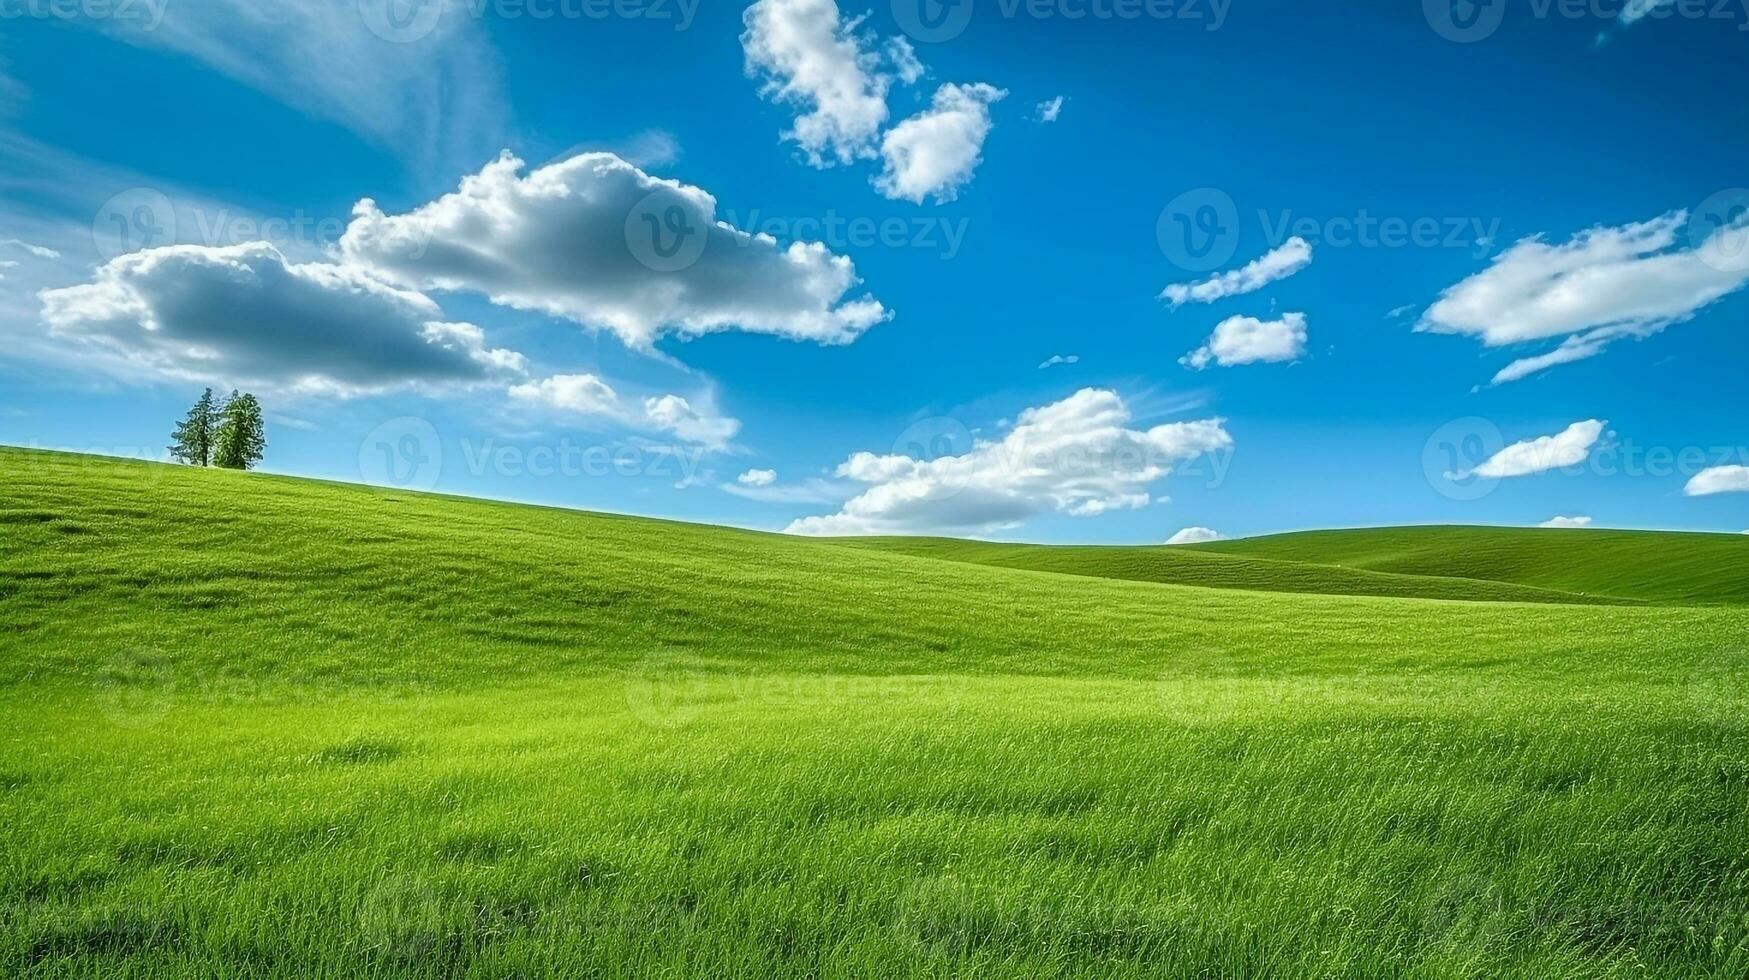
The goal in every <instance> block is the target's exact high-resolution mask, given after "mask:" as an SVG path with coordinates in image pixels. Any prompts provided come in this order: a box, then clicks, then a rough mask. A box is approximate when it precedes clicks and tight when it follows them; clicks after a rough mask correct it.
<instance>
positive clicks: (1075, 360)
mask: <svg viewBox="0 0 1749 980" xmlns="http://www.w3.org/2000/svg"><path fill="white" fill-rule="evenodd" d="M1079 363H1081V355H1079V354H1052V355H1051V356H1050V357H1047V358H1045V360H1044V362H1043V363H1041V364H1039V366H1038V369H1039V370H1040V371H1043V370H1044V369H1045V368H1051V367H1056V366H1057V365H1059V364H1079Z"/></svg>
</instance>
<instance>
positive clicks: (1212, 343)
mask: <svg viewBox="0 0 1749 980" xmlns="http://www.w3.org/2000/svg"><path fill="white" fill-rule="evenodd" d="M1305 350H1306V315H1305V314H1304V313H1284V314H1282V317H1281V319H1279V320H1259V319H1257V318H1255V317H1249V316H1231V317H1228V318H1226V319H1225V320H1222V321H1221V322H1220V323H1219V324H1218V325H1216V327H1215V332H1214V333H1213V334H1212V335H1211V336H1210V337H1209V339H1208V343H1206V344H1203V345H1202V346H1201V347H1199V348H1197V349H1196V350H1194V351H1191V352H1190V353H1189V354H1186V355H1184V356H1183V357H1181V358H1179V360H1178V363H1180V364H1183V365H1184V366H1185V367H1188V368H1192V369H1194V370H1197V371H1201V370H1202V369H1203V368H1206V367H1208V366H1209V364H1210V363H1211V362H1212V363H1215V364H1219V365H1220V366H1222V367H1232V366H1234V365H1237V364H1256V363H1260V362H1262V363H1273V362H1280V361H1291V360H1293V359H1295V358H1297V357H1299V356H1300V355H1301V354H1303V353H1305Z"/></svg>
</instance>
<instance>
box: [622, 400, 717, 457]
mask: <svg viewBox="0 0 1749 980" xmlns="http://www.w3.org/2000/svg"><path fill="white" fill-rule="evenodd" d="M644 417H645V418H646V419H649V420H650V424H652V425H654V426H655V427H656V428H658V429H660V430H661V431H663V432H670V433H673V434H674V435H676V436H679V437H680V438H682V439H685V440H686V441H688V442H696V443H699V444H700V445H704V446H710V447H712V448H714V449H723V448H727V447H728V444H729V440H730V439H733V438H735V434H736V433H738V432H740V431H741V422H740V420H739V419H732V418H725V417H723V416H720V415H717V414H716V413H714V412H710V411H706V410H704V409H699V408H696V407H694V406H693V404H692V403H691V402H689V401H687V400H686V399H685V398H682V397H681V396H679V395H662V396H660V397H656V398H646V399H644Z"/></svg>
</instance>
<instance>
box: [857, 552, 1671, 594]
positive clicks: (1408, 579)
mask: <svg viewBox="0 0 1749 980" xmlns="http://www.w3.org/2000/svg"><path fill="white" fill-rule="evenodd" d="M842 543H843V544H845V545H847V546H850V547H859V548H871V549H875V550H879V551H883V552H889V553H894V554H905V555H914V556H918V557H924V558H935V559H939V560H942V561H957V562H966V563H969V564H975V565H989V566H993V567H998V568H1022V569H1029V570H1031V571H1038V572H1055V573H1058V574H1063V575H1081V576H1089V577H1093V578H1109V579H1122V580H1127V581H1133V582H1157V583H1161V584H1170V585H1190V586H1198V587H1203V588H1214V589H1246V590H1251V591H1256V592H1299V593H1314V594H1325V595H1354V596H1397V597H1402V598H1417V599H1454V600H1465V601H1472V602H1549V603H1580V604H1602V605H1608V604H1623V605H1634V604H1638V603H1639V601H1640V600H1637V599H1632V598H1612V597H1608V596H1586V595H1581V594H1579V593H1576V592H1565V591H1561V590H1557V589H1546V588H1536V587H1534V586H1529V585H1521V584H1517V583H1513V582H1495V581H1487V580H1484V579H1475V578H1458V577H1453V576H1451V575H1445V574H1436V573H1428V572H1419V573H1399V572H1388V571H1373V570H1370V569H1365V568H1344V567H1339V566H1337V565H1334V564H1322V563H1317V562H1311V561H1304V560H1299V559H1287V558H1274V557H1268V556H1262V555H1259V556H1253V555H1249V554H1243V555H1241V554H1223V553H1219V552H1212V551H1198V550H1191V549H1189V548H1185V547H1165V546H1140V547H1129V546H1102V545H1033V544H999V543H992V542H983V541H962V540H958V539H954V538H853V539H846V540H844V541H843V542H842Z"/></svg>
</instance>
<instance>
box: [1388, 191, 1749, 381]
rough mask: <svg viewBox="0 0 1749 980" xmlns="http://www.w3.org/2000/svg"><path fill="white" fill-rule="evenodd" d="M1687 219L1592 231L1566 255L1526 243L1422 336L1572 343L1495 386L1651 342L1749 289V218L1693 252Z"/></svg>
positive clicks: (1446, 299)
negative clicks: (1682, 243) (1635, 342)
mask: <svg viewBox="0 0 1749 980" xmlns="http://www.w3.org/2000/svg"><path fill="white" fill-rule="evenodd" d="M1687 218H1688V215H1687V213H1686V212H1682V211H1677V212H1672V213H1670V214H1666V215H1663V216H1661V217H1658V218H1654V219H1652V220H1650V221H1644V222H1639V223H1635V224H1627V225H1622V226H1620V227H1616V228H1609V227H1597V228H1592V229H1590V230H1588V231H1584V232H1580V233H1579V234H1578V235H1575V236H1574V237H1573V239H1572V240H1571V241H1568V242H1565V243H1563V244H1560V245H1549V244H1546V243H1544V242H1543V241H1542V240H1541V239H1540V238H1534V237H1533V238H1526V239H1523V240H1522V241H1519V242H1518V243H1517V244H1515V245H1513V246H1512V247H1511V248H1509V249H1507V250H1506V251H1504V252H1502V253H1501V254H1500V255H1498V256H1496V257H1495V258H1494V261H1493V264H1492V265H1490V266H1489V267H1488V268H1486V269H1484V270H1482V271H1481V272H1478V273H1476V274H1475V275H1473V276H1471V277H1469V278H1468V279H1465V280H1464V281H1462V282H1460V283H1458V284H1457V285H1455V286H1452V287H1451V288H1449V289H1447V290H1445V292H1444V293H1442V294H1441V295H1440V297H1439V299H1438V301H1437V302H1435V303H1434V304H1433V305H1432V306H1431V307H1429V308H1428V310H1427V312H1426V313H1425V314H1423V315H1422V318H1421V322H1420V324H1419V326H1418V329H1420V330H1425V331H1431V332H1435V333H1455V334H1467V335H1471V336H1475V337H1478V338H1480V339H1481V341H1482V343H1483V344H1484V345H1486V346H1488V347H1501V346H1506V345H1510V344H1524V343H1532V342H1536V341H1545V340H1549V339H1552V338H1556V337H1560V338H1563V339H1562V341H1561V344H1560V345H1559V346H1557V347H1556V348H1555V349H1553V350H1551V351H1548V352H1546V353H1543V354H1539V355H1535V356H1532V357H1526V358H1521V359H1519V360H1517V361H1515V362H1513V363H1512V364H1509V365H1507V366H1506V367H1505V368H1503V369H1501V371H1500V372H1499V373H1498V374H1497V375H1496V376H1495V378H1494V383H1495V384H1505V383H1507V382H1509V381H1513V380H1517V379H1519V378H1523V377H1526V376H1527V375H1530V374H1532V373H1535V372H1536V371H1539V370H1543V369H1545V368H1548V367H1551V366H1553V365H1556V364H1563V363H1570V362H1573V361H1577V360H1583V359H1585V358H1588V357H1594V356H1596V355H1597V354H1599V353H1601V352H1602V351H1603V349H1604V348H1605V347H1607V346H1608V345H1609V344H1610V343H1611V342H1613V341H1616V340H1620V339H1623V338H1626V337H1645V336H1649V335H1651V334H1653V333H1656V332H1658V331H1660V330H1662V329H1664V328H1665V327H1667V326H1669V325H1671V324H1672V323H1677V322H1679V321H1682V320H1685V319H1688V318H1689V317H1691V316H1693V315H1694V314H1695V313H1696V312H1697V311H1698V310H1700V309H1701V308H1702V307H1705V306H1707V305H1708V304H1710V303H1712V302H1714V301H1716V300H1718V299H1720V298H1721V297H1723V296H1726V295H1728V294H1729V293H1732V292H1734V291H1736V290H1737V289H1739V288H1741V287H1742V286H1743V285H1744V284H1745V283H1746V282H1749V263H1744V262H1741V261H1739V260H1738V259H1737V258H1736V256H1737V254H1738V250H1739V249H1741V248H1742V247H1744V246H1745V245H1746V244H1749V216H1745V218H1744V219H1743V220H1742V221H1740V222H1739V223H1738V224H1737V225H1735V226H1727V227H1720V228H1718V229H1717V230H1715V231H1713V232H1712V233H1711V234H1710V235H1709V236H1708V238H1707V239H1706V240H1705V241H1703V242H1700V243H1698V244H1695V245H1694V246H1693V247H1690V248H1681V247H1677V241H1678V235H1679V233H1680V232H1681V230H1682V229H1683V227H1684V225H1685V224H1686V222H1687Z"/></svg>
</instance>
